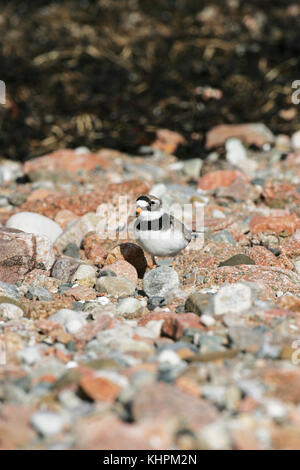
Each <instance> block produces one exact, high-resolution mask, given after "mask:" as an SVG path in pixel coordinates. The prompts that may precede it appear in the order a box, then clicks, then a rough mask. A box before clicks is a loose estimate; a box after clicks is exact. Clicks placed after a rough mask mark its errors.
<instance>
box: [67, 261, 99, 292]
mask: <svg viewBox="0 0 300 470" xmlns="http://www.w3.org/2000/svg"><path fill="white" fill-rule="evenodd" d="M70 280H71V282H75V283H78V284H80V285H81V286H86V287H93V286H94V285H95V282H96V269H95V268H94V267H93V266H90V265H88V264H80V265H79V266H78V268H77V269H76V271H75V273H74V274H73V275H72V276H71V279H70Z"/></svg>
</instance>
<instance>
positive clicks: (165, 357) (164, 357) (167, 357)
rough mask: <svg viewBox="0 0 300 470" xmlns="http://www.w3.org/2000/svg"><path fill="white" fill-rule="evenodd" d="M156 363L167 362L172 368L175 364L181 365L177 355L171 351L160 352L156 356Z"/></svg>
mask: <svg viewBox="0 0 300 470" xmlns="http://www.w3.org/2000/svg"><path fill="white" fill-rule="evenodd" d="M158 361H159V362H168V363H169V364H171V365H172V366H175V365H177V364H181V362H182V360H181V359H180V357H179V356H178V354H176V352H175V351H172V349H165V350H164V351H162V352H161V353H160V355H159V356H158Z"/></svg>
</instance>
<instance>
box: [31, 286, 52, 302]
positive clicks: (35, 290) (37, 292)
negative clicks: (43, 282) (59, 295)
mask: <svg viewBox="0 0 300 470" xmlns="http://www.w3.org/2000/svg"><path fill="white" fill-rule="evenodd" d="M25 297H26V298H27V299H37V300H41V301H46V302H51V300H52V295H51V294H50V292H49V291H48V289H45V288H44V287H29V289H28V291H27V293H26V294H25Z"/></svg>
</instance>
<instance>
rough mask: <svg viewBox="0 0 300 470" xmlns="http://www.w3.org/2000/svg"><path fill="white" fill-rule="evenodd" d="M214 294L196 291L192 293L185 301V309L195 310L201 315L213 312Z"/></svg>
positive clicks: (188, 310)
mask: <svg viewBox="0 0 300 470" xmlns="http://www.w3.org/2000/svg"><path fill="white" fill-rule="evenodd" d="M211 300H212V296H211V295H209V294H201V293H200V292H195V293H194V294H191V295H190V296H189V297H188V298H187V299H186V302H185V306H184V308H185V311H186V312H193V313H196V314H197V315H199V316H202V315H204V314H209V313H211V310H212V301H211Z"/></svg>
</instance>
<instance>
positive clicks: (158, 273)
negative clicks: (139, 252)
mask: <svg viewBox="0 0 300 470" xmlns="http://www.w3.org/2000/svg"><path fill="white" fill-rule="evenodd" d="M178 287H179V278H178V274H177V272H176V271H174V269H172V268H170V267H168V266H160V267H159V268H156V269H152V270H151V271H149V272H148V273H146V274H145V276H144V279H143V289H144V291H145V293H146V295H147V296H148V297H157V296H158V297H166V296H167V295H168V294H170V293H171V292H173V291H174V290H176V289H178Z"/></svg>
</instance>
